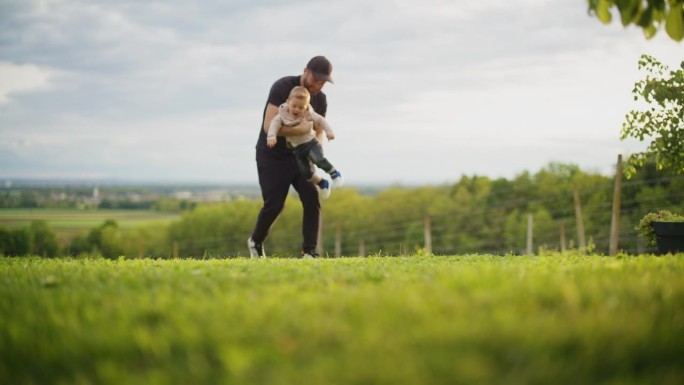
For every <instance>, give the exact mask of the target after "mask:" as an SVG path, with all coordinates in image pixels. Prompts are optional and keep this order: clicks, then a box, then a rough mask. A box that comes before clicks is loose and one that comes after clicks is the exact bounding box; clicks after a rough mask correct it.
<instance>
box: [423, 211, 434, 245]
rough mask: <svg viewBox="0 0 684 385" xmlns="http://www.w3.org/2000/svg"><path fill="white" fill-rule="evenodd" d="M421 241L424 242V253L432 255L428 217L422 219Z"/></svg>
mask: <svg viewBox="0 0 684 385" xmlns="http://www.w3.org/2000/svg"><path fill="white" fill-rule="evenodd" d="M423 239H424V241H425V246H424V248H425V252H426V253H427V254H432V222H431V221H430V216H428V215H425V217H423Z"/></svg>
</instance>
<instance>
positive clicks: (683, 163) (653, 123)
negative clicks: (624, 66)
mask: <svg viewBox="0 0 684 385" xmlns="http://www.w3.org/2000/svg"><path fill="white" fill-rule="evenodd" d="M644 68H645V69H646V71H647V72H648V74H647V75H646V79H644V80H641V81H639V82H637V83H636V84H635V85H634V90H633V91H632V93H633V94H634V100H639V98H642V99H643V100H644V101H646V103H648V104H649V105H650V106H651V108H650V109H648V110H645V111H631V112H630V113H629V114H628V115H627V116H626V121H625V123H623V125H622V135H621V137H620V138H621V139H622V140H624V139H626V138H628V137H632V138H636V139H639V140H641V141H643V140H644V139H645V138H651V144H650V145H649V146H648V148H647V150H646V151H644V152H640V153H636V154H632V155H631V156H630V157H629V159H628V160H627V162H625V174H626V175H627V177H628V178H629V177H631V176H632V175H633V174H634V173H635V172H636V167H641V166H643V165H644V164H645V163H646V162H647V161H648V160H649V159H651V158H655V162H656V166H657V167H658V169H659V170H662V169H665V168H667V169H671V170H673V171H674V172H675V173H676V174H684V61H682V63H681V65H680V69H679V70H677V71H673V70H670V69H669V68H668V67H667V66H665V65H663V64H661V63H660V62H659V61H658V60H656V59H654V58H653V57H651V56H648V55H642V56H641V59H640V60H639V69H644Z"/></svg>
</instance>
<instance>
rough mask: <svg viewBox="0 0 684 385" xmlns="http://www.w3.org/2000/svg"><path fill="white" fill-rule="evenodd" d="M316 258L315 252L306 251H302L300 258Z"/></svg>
mask: <svg viewBox="0 0 684 385" xmlns="http://www.w3.org/2000/svg"><path fill="white" fill-rule="evenodd" d="M315 258H318V254H316V253H307V252H304V251H302V259H315Z"/></svg>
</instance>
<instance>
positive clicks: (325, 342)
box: [0, 254, 684, 385]
mask: <svg viewBox="0 0 684 385" xmlns="http://www.w3.org/2000/svg"><path fill="white" fill-rule="evenodd" d="M683 277H684V255H681V254H680V255H678V256H663V257H653V256H643V257H622V258H609V257H601V256H545V257H516V256H505V257H500V256H459V257H435V256H415V257H397V258H391V257H372V258H342V259H319V260H299V259H268V260H249V259H244V258H239V259H225V260H218V259H213V260H151V259H140V260H123V259H121V260H118V261H109V260H87V259H84V260H77V259H64V260H48V259H38V258H1V259H0V313H1V314H2V317H1V318H0V357H1V359H0V383H2V384H145V385H150V384H682V383H684V278H683Z"/></svg>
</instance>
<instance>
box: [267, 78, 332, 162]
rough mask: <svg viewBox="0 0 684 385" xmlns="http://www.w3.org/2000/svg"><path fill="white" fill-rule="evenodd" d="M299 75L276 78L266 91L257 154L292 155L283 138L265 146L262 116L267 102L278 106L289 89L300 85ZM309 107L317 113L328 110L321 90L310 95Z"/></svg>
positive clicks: (280, 156) (284, 98)
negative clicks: (268, 90)
mask: <svg viewBox="0 0 684 385" xmlns="http://www.w3.org/2000/svg"><path fill="white" fill-rule="evenodd" d="M301 79H302V77H301V76H286V77H284V78H281V79H278V80H277V81H276V82H275V83H273V85H272V86H271V91H270V92H269V93H268V100H267V101H266V105H265V106H264V113H263V115H262V116H261V126H259V139H258V140H257V144H256V149H257V156H258V155H263V156H268V157H270V158H284V157H291V156H293V152H292V149H290V148H288V147H287V145H286V143H285V138H284V137H282V136H278V143H277V144H276V145H275V147H273V148H268V146H266V133H265V132H264V129H263V125H264V118H265V117H266V107H267V106H268V104H269V103H270V104H273V105H274V106H276V107H278V106H280V105H281V104H283V103H285V101H287V97H288V96H289V95H290V91H291V90H292V89H293V88H295V87H296V86H299V85H301ZM311 107H312V108H313V110H314V111H316V112H317V113H318V114H320V115H322V116H325V113H326V112H327V110H328V99H327V97H326V96H325V94H324V93H323V92H322V91H321V92H318V93H317V94H316V95H312V96H311Z"/></svg>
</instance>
